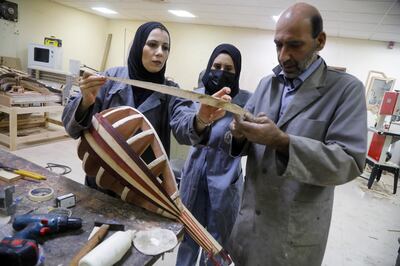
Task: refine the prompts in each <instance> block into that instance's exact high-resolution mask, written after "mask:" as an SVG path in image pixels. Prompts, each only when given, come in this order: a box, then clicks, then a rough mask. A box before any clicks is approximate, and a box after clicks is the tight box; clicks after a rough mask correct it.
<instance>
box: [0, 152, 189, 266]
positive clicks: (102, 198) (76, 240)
mask: <svg viewBox="0 0 400 266" xmlns="http://www.w3.org/2000/svg"><path fill="white" fill-rule="evenodd" d="M0 161H1V162H2V163H3V164H4V165H7V166H10V167H15V168H20V169H25V170H30V171H34V172H37V173H40V174H43V175H45V176H46V177H47V180H45V181H42V182H41V183H40V184H39V183H35V182H31V181H26V180H22V179H20V180H18V181H16V182H13V183H12V184H13V185H15V194H14V199H16V201H17V202H18V205H17V211H16V214H17V215H21V214H25V213H27V212H29V211H32V210H35V209H37V208H40V207H44V206H54V198H55V197H57V196H60V195H64V194H68V193H74V194H75V195H76V197H77V204H76V206H75V207H73V208H72V209H71V210H72V216H71V217H79V218H81V219H82V220H83V225H82V229H80V230H78V231H69V232H65V233H60V234H56V235H52V236H49V237H46V238H45V241H44V242H43V245H42V247H43V250H44V255H45V265H68V264H69V261H70V260H71V259H72V258H73V257H74V255H75V254H76V253H77V252H78V251H79V250H80V249H81V247H82V246H83V245H84V244H85V243H86V242H87V239H88V236H89V234H90V232H91V231H92V229H93V222H94V221H100V222H114V223H120V224H124V225H125V230H128V229H133V230H144V229H150V228H154V227H159V228H164V229H169V230H172V231H173V232H174V233H175V234H176V235H177V237H178V240H179V239H181V238H182V235H183V226H182V225H181V224H180V223H177V222H174V221H172V220H169V219H167V218H163V217H161V216H157V215H156V214H153V213H150V212H148V211H146V210H143V209H141V208H138V207H136V206H133V205H130V204H128V203H125V202H123V201H121V200H120V199H118V198H113V197H111V196H108V195H106V194H104V193H101V192H99V191H97V190H94V189H91V188H89V187H87V186H85V185H82V184H79V183H77V182H75V181H73V180H71V179H68V178H66V177H64V176H60V175H58V174H55V173H52V172H50V171H48V170H47V169H45V168H43V167H40V166H38V165H35V164H34V163H31V162H29V161H27V160H25V159H22V158H20V157H18V156H16V155H13V154H11V153H9V152H7V151H5V150H2V149H0ZM0 184H1V185H2V186H4V185H5V184H4V183H0ZM39 186H40V187H45V186H47V187H51V188H52V189H53V190H54V194H55V195H54V197H53V199H52V200H49V201H45V202H41V203H38V202H33V201H31V200H29V199H28V197H27V195H28V192H29V190H30V189H32V188H35V187H39ZM0 229H1V230H0V239H3V238H4V237H5V236H7V235H12V234H13V233H14V232H13V229H12V226H11V224H10V223H9V224H7V225H5V226H3V227H2V228H0ZM112 233H114V232H109V233H108V236H109V235H111V234H112ZM160 256H161V255H159V256H147V255H144V254H142V253H140V252H139V251H137V250H136V249H135V247H134V246H132V248H131V249H130V250H129V251H128V252H127V254H125V256H124V257H123V258H122V260H121V261H120V262H119V263H118V264H117V265H130V266H132V265H152V264H153V263H154V262H155V261H156V260H157V259H158V258H159V257H160Z"/></svg>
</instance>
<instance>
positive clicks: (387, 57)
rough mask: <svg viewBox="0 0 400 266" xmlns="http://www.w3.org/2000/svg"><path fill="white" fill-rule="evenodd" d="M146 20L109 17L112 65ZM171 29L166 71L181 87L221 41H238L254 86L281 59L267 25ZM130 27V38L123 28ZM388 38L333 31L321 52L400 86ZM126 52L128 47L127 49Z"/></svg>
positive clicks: (398, 57) (247, 83) (244, 78)
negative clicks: (341, 35)
mask: <svg viewBox="0 0 400 266" xmlns="http://www.w3.org/2000/svg"><path fill="white" fill-rule="evenodd" d="M142 23H143V22H142V21H125V20H118V21H115V20H113V21H110V24H109V28H108V29H109V33H112V34H113V41H112V48H111V51H110V55H109V61H108V67H111V66H115V65H123V64H125V63H126V58H124V47H125V48H126V49H129V44H130V42H131V41H132V39H133V36H134V33H135V31H136V29H137V28H138V27H139V26H140V25H141V24H142ZM164 24H165V25H166V26H167V28H168V30H169V31H170V34H171V40H172V41H171V54H170V58H169V60H168V63H167V75H168V76H171V77H173V78H174V79H175V80H176V81H177V82H178V83H179V84H180V86H181V87H182V88H186V89H191V88H193V87H195V86H196V84H197V77H198V74H199V72H200V71H201V70H202V69H204V68H205V67H206V66H207V61H208V58H209V56H210V54H211V52H212V50H213V49H214V47H215V46H217V45H218V44H220V43H222V42H228V43H232V44H234V45H236V46H237V47H238V48H239V49H240V51H241V52H242V57H243V62H242V74H241V87H242V88H244V89H248V90H251V91H253V90H254V89H255V87H256V86H257V84H258V82H259V80H260V78H261V77H263V76H265V75H267V74H270V73H271V69H272V68H273V67H274V66H275V65H276V64H277V59H276V52H275V46H274V43H273V32H272V31H266V30H256V29H245V28H233V27H219V26H206V25H194V24H180V23H164ZM125 32H126V33H127V35H126V40H125V39H124V37H125V36H124V33H125ZM386 45H387V44H386V43H385V42H378V41H368V40H357V39H344V38H335V37H329V36H328V40H327V44H326V46H325V49H324V50H323V51H322V52H321V55H322V56H323V57H324V59H325V60H326V62H327V63H328V65H332V66H341V67H346V68H347V72H349V73H351V74H353V75H355V76H356V77H358V78H359V79H360V80H361V81H362V82H363V83H365V81H366V78H367V75H368V72H369V71H370V70H377V71H381V72H384V73H386V74H387V75H388V76H389V77H394V78H396V79H397V80H398V83H397V85H396V86H395V88H398V89H400V72H399V71H397V70H396V69H397V68H398V65H399V64H400V44H397V46H395V48H394V49H392V50H389V49H387V48H386ZM126 54H127V53H126V52H125V55H126Z"/></svg>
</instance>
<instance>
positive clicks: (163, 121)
mask: <svg viewBox="0 0 400 266" xmlns="http://www.w3.org/2000/svg"><path fill="white" fill-rule="evenodd" d="M104 75H105V76H112V77H120V78H129V74H128V68H126V67H115V68H111V69H109V70H107V71H106V73H105V74H104ZM166 85H169V86H177V84H176V83H173V82H171V81H166ZM177 89H178V88H177ZM81 100H82V96H81V95H80V94H79V95H78V96H76V97H74V98H71V99H70V101H69V102H68V104H67V106H66V107H65V109H64V112H63V115H62V121H63V124H64V127H65V129H66V131H67V132H68V134H69V135H70V136H71V137H73V138H79V137H80V136H81V133H82V131H83V130H85V129H87V128H89V127H90V125H91V120H92V116H93V115H94V114H96V113H98V112H101V111H103V110H106V109H108V108H111V107H117V106H124V105H125V106H131V107H134V108H136V109H137V110H139V111H140V112H141V113H143V114H144V116H145V117H146V118H147V119H148V120H149V121H150V123H151V124H152V125H153V127H154V129H155V130H156V132H157V134H158V136H159V137H160V140H161V142H162V143H163V145H164V148H165V150H166V152H167V154H168V155H169V150H170V132H171V129H172V131H173V133H174V135H175V136H176V139H177V140H178V142H180V143H184V144H187V145H191V144H196V143H198V142H200V141H201V137H200V136H198V135H197V134H196V131H195V130H194V126H193V122H194V117H195V114H196V107H195V105H194V103H193V102H192V101H190V100H184V99H181V98H176V97H172V96H169V95H165V94H161V93H158V92H153V93H152V94H151V95H150V96H149V97H148V98H147V99H146V100H145V101H144V102H143V103H142V104H141V105H140V106H139V107H138V106H136V105H135V103H134V98H133V90H132V87H131V86H130V85H127V84H124V83H118V82H115V81H111V80H108V81H107V82H106V83H105V84H104V85H103V86H102V88H101V89H100V91H99V93H98V95H97V97H96V101H95V103H94V105H92V106H91V107H90V108H89V110H88V112H87V114H86V115H85V117H84V118H83V119H81V121H76V119H75V113H76V111H77V109H78V106H79V104H80V102H81Z"/></svg>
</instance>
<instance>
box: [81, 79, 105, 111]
mask: <svg viewBox="0 0 400 266" xmlns="http://www.w3.org/2000/svg"><path fill="white" fill-rule="evenodd" d="M105 82H106V78H105V77H103V76H98V75H96V74H92V73H89V72H84V73H83V76H82V78H81V79H80V80H79V88H80V90H81V93H82V102H81V105H80V106H79V108H80V110H81V111H85V110H87V109H88V108H89V107H90V106H91V105H92V104H93V103H94V102H95V100H96V96H97V93H98V92H99V90H100V88H101V86H103V85H104V83H105Z"/></svg>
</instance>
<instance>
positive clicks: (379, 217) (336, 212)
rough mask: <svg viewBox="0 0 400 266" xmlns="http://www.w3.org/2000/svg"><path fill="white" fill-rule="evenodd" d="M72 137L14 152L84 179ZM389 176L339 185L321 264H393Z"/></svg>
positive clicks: (398, 218)
mask: <svg viewBox="0 0 400 266" xmlns="http://www.w3.org/2000/svg"><path fill="white" fill-rule="evenodd" d="M76 145H77V141H76V140H70V139H68V140H63V141H58V142H52V143H49V144H45V145H40V146H34V147H29V148H24V149H20V150H17V151H15V152H14V154H16V155H18V156H21V157H23V158H26V159H28V160H30V161H32V162H35V163H37V164H38V165H41V166H46V163H48V162H52V163H59V164H64V165H68V166H70V167H71V168H72V172H71V173H70V174H68V175H66V176H67V177H69V178H71V179H73V180H75V181H77V182H81V183H82V182H83V177H84V174H83V171H82V169H81V162H80V160H79V158H78V157H77V154H76ZM392 189H393V177H392V176H383V177H382V178H381V181H380V182H378V183H375V184H374V185H373V187H372V189H371V190H368V189H366V180H364V179H362V178H358V179H357V180H355V181H353V182H350V183H348V184H345V185H342V186H338V187H337V188H336V193H335V203H334V209H333V218H332V223H331V230H330V235H329V240H328V245H327V250H326V253H325V258H324V262H323V264H322V265H324V266H372V265H375V266H378V265H379V266H393V265H394V264H395V260H396V256H397V250H398V248H399V244H398V242H397V238H398V237H400V190H399V192H398V194H396V195H392V194H391V192H392ZM176 250H177V248H175V250H174V252H172V253H167V254H166V255H165V256H164V260H159V261H158V262H157V263H156V265H166V266H170V265H171V266H172V265H175V260H176Z"/></svg>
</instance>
